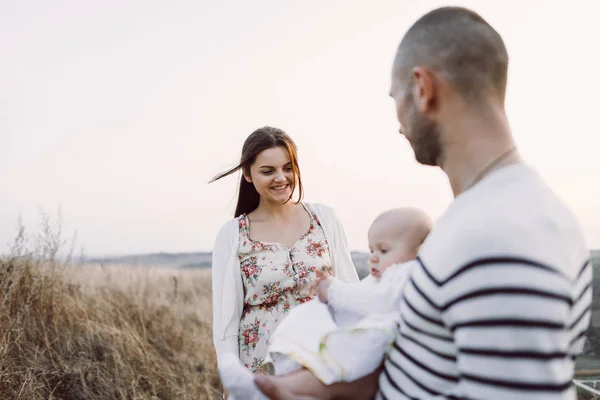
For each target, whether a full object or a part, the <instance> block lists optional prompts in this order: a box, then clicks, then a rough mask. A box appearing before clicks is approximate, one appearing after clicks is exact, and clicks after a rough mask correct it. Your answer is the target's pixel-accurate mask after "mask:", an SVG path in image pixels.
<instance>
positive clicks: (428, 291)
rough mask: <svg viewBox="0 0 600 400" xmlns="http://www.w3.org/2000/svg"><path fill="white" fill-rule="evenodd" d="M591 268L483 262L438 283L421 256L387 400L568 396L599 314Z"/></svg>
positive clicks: (391, 360)
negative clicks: (594, 308) (570, 270)
mask: <svg viewBox="0 0 600 400" xmlns="http://www.w3.org/2000/svg"><path fill="white" fill-rule="evenodd" d="M591 280H592V268H591V263H590V262H589V260H586V261H585V262H582V263H581V269H580V272H579V273H578V274H577V276H576V278H575V279H574V280H573V279H569V278H568V277H567V276H566V275H565V274H563V273H562V272H561V270H559V269H558V268H554V267H552V266H549V265H546V264H544V263H541V262H538V261H536V260H533V259H528V258H523V257H514V256H502V257H497V256H494V257H485V258H478V259H476V260H473V261H471V262H468V263H465V264H464V265H462V266H459V267H458V268H455V269H454V272H453V273H451V274H449V276H448V277H446V278H445V279H436V277H435V275H434V274H433V273H432V271H431V270H430V267H429V266H428V265H426V263H424V262H423V260H421V259H419V265H418V266H417V267H416V268H414V269H413V271H412V273H411V277H410V279H409V280H408V283H407V285H406V286H405V289H404V295H403V296H404V297H403V302H402V307H401V311H400V313H401V318H400V325H399V334H398V336H397V339H396V342H395V343H394V346H393V348H392V349H391V351H390V352H389V354H388V355H387V357H386V359H385V362H384V367H385V369H384V371H383V373H382V374H381V378H380V392H379V394H378V398H381V399H431V398H444V399H453V398H460V399H465V398H472V399H496V398H498V399H541V398H543V399H568V398H572V396H573V393H572V388H571V379H572V373H573V365H574V358H575V356H576V355H577V353H578V351H579V350H578V349H580V348H581V347H582V343H583V341H584V340H585V332H586V330H587V327H588V325H589V320H590V315H591V308H590V307H591Z"/></svg>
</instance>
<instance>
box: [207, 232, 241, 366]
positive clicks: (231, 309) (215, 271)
mask: <svg viewBox="0 0 600 400" xmlns="http://www.w3.org/2000/svg"><path fill="white" fill-rule="evenodd" d="M228 228H230V225H229V224H226V225H224V226H223V227H222V228H221V230H220V231H219V233H218V234H217V238H216V240H215V245H214V248H213V254H212V300H213V301H212V303H213V344H214V346H215V351H216V353H217V362H218V360H219V359H220V357H221V356H222V355H223V354H225V353H234V354H235V355H237V356H239V349H238V336H237V332H238V329H234V330H233V331H234V332H236V334H229V335H227V332H226V331H227V327H228V326H230V325H231V324H237V325H239V315H237V318H236V314H239V313H237V312H236V303H237V297H238V296H239V295H240V294H239V293H236V291H235V282H234V281H233V280H234V279H235V277H234V276H233V273H234V272H233V271H231V269H230V268H229V267H230V266H229V263H230V261H231V260H230V258H231V257H232V246H233V237H232V231H231V229H228ZM236 260H237V259H236ZM236 260H233V261H234V262H235V261H236ZM232 288H233V290H231V289H232ZM229 331H230V332H231V329H229Z"/></svg>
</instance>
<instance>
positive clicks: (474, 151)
mask: <svg viewBox="0 0 600 400" xmlns="http://www.w3.org/2000/svg"><path fill="white" fill-rule="evenodd" d="M462 115H463V116H462V117H461V118H453V119H451V122H450V123H448V124H445V129H444V134H443V138H452V139H450V140H446V141H445V142H444V143H443V144H442V146H443V154H442V156H443V160H442V163H441V168H442V170H444V172H445V173H446V175H447V176H448V179H449V181H450V186H451V187H452V192H453V194H454V197H456V196H458V195H459V194H461V193H463V192H464V191H465V190H467V189H469V188H470V187H471V186H473V185H474V184H476V183H477V182H479V181H480V180H481V179H483V178H484V177H485V176H487V175H488V174H489V173H491V172H492V171H494V170H496V169H498V168H501V167H503V166H506V165H511V164H518V163H521V162H522V160H521V157H520V156H519V153H518V151H516V149H514V146H515V145H514V142H513V139H512V134H511V131H510V127H509V125H508V120H507V118H506V115H505V113H504V110H487V111H483V112H481V110H478V112H477V113H475V112H474V113H470V114H468V113H467V114H465V113H463V114H462Z"/></svg>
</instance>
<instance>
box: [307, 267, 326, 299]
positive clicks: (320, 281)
mask: <svg viewBox="0 0 600 400" xmlns="http://www.w3.org/2000/svg"><path fill="white" fill-rule="evenodd" d="M325 284H326V285H325ZM324 285H325V286H326V287H325V288H324V289H322V288H321V287H322V286H324ZM328 288H329V274H327V273H326V272H317V277H316V278H315V280H314V281H312V282H311V284H310V292H311V293H312V294H313V295H316V296H318V297H319V300H321V301H322V302H324V303H327V289H328ZM323 290H324V294H322V293H323Z"/></svg>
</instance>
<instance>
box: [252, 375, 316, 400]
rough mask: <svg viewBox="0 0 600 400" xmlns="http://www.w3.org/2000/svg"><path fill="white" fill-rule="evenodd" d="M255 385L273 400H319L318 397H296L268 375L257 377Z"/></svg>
mask: <svg viewBox="0 0 600 400" xmlns="http://www.w3.org/2000/svg"><path fill="white" fill-rule="evenodd" d="M254 383H256V386H258V388H259V389H260V391H261V392H263V394H264V395H265V396H267V397H268V398H269V399H271V400H317V398H316V397H310V396H298V395H294V394H292V393H291V392H289V391H287V390H285V389H284V388H283V387H281V385H278V384H277V383H276V382H275V381H274V380H273V379H271V378H269V377H268V376H266V375H258V376H256V377H255V378H254Z"/></svg>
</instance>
